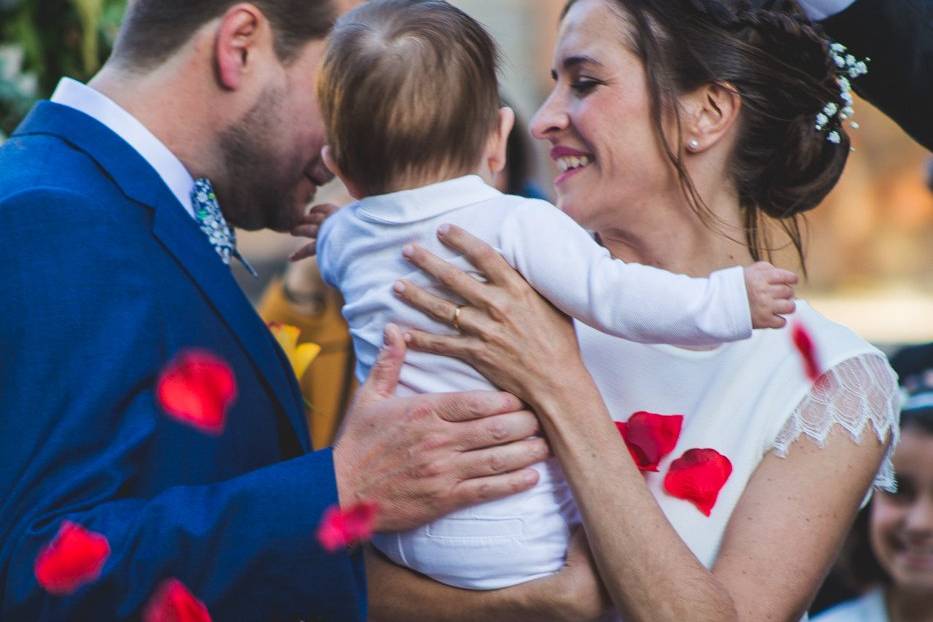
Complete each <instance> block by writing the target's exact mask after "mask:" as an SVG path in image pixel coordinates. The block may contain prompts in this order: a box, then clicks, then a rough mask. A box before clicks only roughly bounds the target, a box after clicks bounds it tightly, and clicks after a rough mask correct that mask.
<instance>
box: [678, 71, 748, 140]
mask: <svg viewBox="0 0 933 622" xmlns="http://www.w3.org/2000/svg"><path fill="white" fill-rule="evenodd" d="M681 107H682V109H683V111H684V116H683V119H682V122H683V123H682V127H683V134H684V136H683V140H684V147H685V149H686V151H687V152H688V153H700V152H702V151H705V150H707V149H709V148H710V147H712V146H713V145H715V144H717V143H718V142H719V141H720V140H722V138H723V137H724V136H726V135H727V134H728V133H729V131H730V130H731V129H732V127H733V126H734V125H735V123H736V121H737V120H738V118H739V111H740V110H741V108H742V97H741V96H740V95H739V92H738V91H737V90H736V88H735V87H734V86H732V85H731V84H727V83H721V82H714V83H711V84H705V85H703V86H701V87H700V88H698V89H697V90H696V91H694V92H693V93H690V94H689V95H686V96H684V97H682V98H681Z"/></svg>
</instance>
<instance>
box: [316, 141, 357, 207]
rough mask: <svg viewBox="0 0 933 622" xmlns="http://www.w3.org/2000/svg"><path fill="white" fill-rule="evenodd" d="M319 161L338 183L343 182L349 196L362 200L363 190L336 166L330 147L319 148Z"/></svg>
mask: <svg viewBox="0 0 933 622" xmlns="http://www.w3.org/2000/svg"><path fill="white" fill-rule="evenodd" d="M321 159H322V160H324V166H326V167H327V170H329V171H330V172H331V173H333V174H334V175H336V176H337V177H339V178H340V181H342V182H343V185H344V186H346V188H347V192H349V193H350V196H351V197H353V198H354V199H362V198H363V196H364V193H363V190H362V188H361V187H360V186H358V185H357V184H356V183H355V182H354V181H353V180H352V179H350V178H349V177H347V176H346V175H345V174H344V173H343V171H342V170H340V167H339V166H337V162H336V160H334V152H333V151H332V150H331V148H330V145H324V146H323V147H322V148H321Z"/></svg>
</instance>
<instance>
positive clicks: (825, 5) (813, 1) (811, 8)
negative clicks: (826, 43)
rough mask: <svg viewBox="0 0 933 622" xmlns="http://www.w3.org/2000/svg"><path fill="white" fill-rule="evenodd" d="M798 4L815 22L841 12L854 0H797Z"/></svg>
mask: <svg viewBox="0 0 933 622" xmlns="http://www.w3.org/2000/svg"><path fill="white" fill-rule="evenodd" d="M799 1H800V6H801V8H803V10H804V11H805V12H806V14H807V16H808V17H809V18H810V19H812V20H813V21H815V22H818V21H821V20H824V19H826V18H827V17H831V16H833V15H835V14H836V13H842V12H843V11H845V10H846V9H848V8H849V7H850V6H852V4H854V3H855V0H799Z"/></svg>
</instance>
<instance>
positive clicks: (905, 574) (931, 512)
mask: <svg viewBox="0 0 933 622" xmlns="http://www.w3.org/2000/svg"><path fill="white" fill-rule="evenodd" d="M894 470H895V472H896V473H897V479H898V491H897V492H896V493H894V494H888V493H879V494H878V495H876V497H875V499H874V501H873V502H872V509H871V523H870V525H871V526H870V530H871V531H870V533H871V544H872V549H873V550H874V552H875V555H876V556H877V558H878V561H879V562H880V563H881V566H882V568H884V570H885V571H886V572H887V573H888V575H889V576H890V577H891V579H892V580H893V582H894V584H895V585H896V586H897V588H898V589H903V590H907V591H911V592H921V593H926V594H929V595H930V598H931V599H933V434H929V433H927V432H925V431H921V430H919V429H917V428H915V427H910V426H907V427H905V428H904V430H903V431H902V435H901V441H900V443H899V444H898V446H897V450H896V451H895V453H894ZM931 602H933V601H931Z"/></svg>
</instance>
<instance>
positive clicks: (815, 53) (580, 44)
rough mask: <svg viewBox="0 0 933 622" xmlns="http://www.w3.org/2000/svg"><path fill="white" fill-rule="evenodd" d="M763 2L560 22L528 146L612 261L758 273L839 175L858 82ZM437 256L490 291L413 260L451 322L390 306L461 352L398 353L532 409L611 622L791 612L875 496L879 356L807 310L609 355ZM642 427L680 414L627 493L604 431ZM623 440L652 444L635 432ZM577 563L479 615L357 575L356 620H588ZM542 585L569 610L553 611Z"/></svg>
mask: <svg viewBox="0 0 933 622" xmlns="http://www.w3.org/2000/svg"><path fill="white" fill-rule="evenodd" d="M765 4H767V5H769V6H770V8H769V9H749V8H747V3H744V2H739V1H737V0H736V1H732V0H727V1H722V0H638V1H636V0H577V1H574V2H571V3H570V4H569V6H568V9H567V12H566V14H565V15H564V17H563V19H562V22H561V26H560V36H559V41H558V45H557V50H556V52H555V55H554V60H553V75H554V80H555V86H554V90H553V92H552V93H551V95H550V96H549V98H548V100H547V101H546V102H545V103H544V104H543V106H542V108H541V109H540V110H539V111H538V113H537V115H536V117H535V119H534V121H533V123H532V132H533V133H534V134H535V136H536V137H538V138H540V139H544V140H547V141H549V142H550V143H551V146H552V147H553V150H552V152H551V155H552V157H553V158H554V159H555V160H556V162H557V164H558V165H559V167H560V168H561V169H562V171H563V172H562V173H561V174H560V175H559V176H558V178H557V179H556V180H555V186H556V189H557V193H558V198H559V207H560V208H561V209H563V210H564V211H565V212H566V213H568V214H569V215H571V216H572V217H573V218H574V219H575V220H576V221H577V222H579V223H580V224H581V225H583V226H584V227H585V228H587V229H589V230H592V231H594V232H595V233H596V234H597V235H598V238H599V240H600V241H601V242H602V243H603V244H604V245H605V246H606V247H607V248H608V249H609V250H610V251H611V252H612V253H613V254H614V255H615V256H617V257H619V258H621V259H624V260H626V261H630V262H636V263H644V264H650V265H654V266H658V267H662V268H665V269H667V270H671V271H674V272H680V273H685V274H689V275H698V276H699V275H707V274H709V273H711V272H713V271H714V270H717V269H719V268H722V267H725V266H729V265H734V264H737V263H738V264H745V265H748V264H750V263H752V262H753V261H755V260H756V259H758V258H759V257H761V256H767V255H768V252H767V248H768V244H769V242H770V240H771V239H772V238H773V236H772V235H770V234H769V233H768V231H769V228H770V229H773V228H774V225H776V226H777V228H779V229H783V230H784V231H785V232H786V233H787V234H788V235H789V237H790V239H791V240H792V241H793V243H794V244H796V245H797V246H798V249H801V244H800V231H799V226H798V221H797V218H798V216H799V214H800V213H801V212H803V211H805V210H808V209H811V208H813V207H815V206H816V205H817V204H818V203H819V202H820V201H821V200H822V199H823V197H824V196H825V195H826V194H827V193H828V192H829V191H830V189H831V188H832V187H833V185H834V184H835V183H836V181H837V180H838V178H839V175H840V174H841V172H842V169H843V167H844V164H845V162H846V159H847V157H848V153H849V141H848V137H847V135H846V130H845V128H844V127H843V122H844V121H845V117H846V116H848V114H849V113H850V112H851V111H850V110H849V109H848V103H849V99H848V98H849V95H848V91H847V89H846V88H845V86H846V84H847V82H844V81H843V80H841V78H843V77H845V78H846V79H848V78H849V77H850V76H855V75H857V74H858V73H860V72H861V71H862V69H864V66H861V65H859V63H858V61H857V60H856V59H853V58H851V57H847V55H846V54H845V52H844V51H842V50H841V48H838V47H836V48H832V49H831V48H830V46H829V43H828V42H827V41H825V39H823V37H822V36H821V34H820V33H819V32H818V31H817V30H815V28H814V27H813V26H811V25H810V23H809V22H808V21H807V19H806V18H805V17H804V16H803V15H802V14H800V13H799V11H798V9H797V8H796V5H795V4H794V3H792V2H783V1H773V2H768V3H765ZM837 58H838V63H839V64H838V65H837V60H836V59H837ZM439 235H440V236H441V239H442V240H443V241H444V242H445V243H447V244H448V245H450V246H451V247H453V248H455V249H457V250H459V251H461V252H462V253H463V254H464V255H465V256H466V257H467V258H468V259H469V260H470V261H471V262H472V263H473V264H474V265H475V266H476V267H477V269H478V270H479V271H480V272H481V273H483V274H484V275H485V276H486V278H487V282H485V283H481V282H479V281H477V280H476V279H474V278H472V277H470V276H468V275H466V274H465V273H462V272H459V271H458V270H456V269H455V268H453V267H452V266H450V265H448V264H446V263H444V262H443V261H441V260H439V259H438V258H436V257H434V256H432V255H430V254H429V253H427V252H425V251H424V250H423V249H420V248H415V249H414V250H413V252H412V253H410V260H411V261H412V262H414V263H415V264H416V265H418V266H419V267H420V268H422V269H423V270H424V271H426V272H428V273H430V274H432V275H433V276H434V277H436V278H437V279H438V280H439V281H440V282H441V283H443V284H444V285H445V286H447V287H448V288H449V289H450V290H452V291H454V292H455V293H456V294H457V295H459V296H460V297H461V298H462V299H463V300H465V301H467V304H466V305H464V306H461V307H457V306H455V304H454V303H452V302H449V301H448V300H446V299H444V298H439V297H437V296H436V295H434V294H432V293H429V292H426V291H424V290H421V289H419V288H418V287H415V286H414V285H412V284H410V283H408V284H406V285H407V286H406V287H405V288H403V289H404V293H402V294H400V295H401V296H402V297H403V298H404V299H406V300H407V301H408V302H410V303H411V304H412V305H414V306H416V307H418V308H420V309H422V310H423V311H424V312H426V313H428V314H430V315H432V316H433V317H435V318H436V319H439V320H442V321H455V323H456V325H457V326H458V328H460V329H461V332H462V335H461V336H453V337H450V336H436V335H430V334H425V333H421V332H417V331H409V332H408V333H407V334H406V341H407V342H408V344H409V346H410V347H413V348H418V349H422V350H426V351H429V352H434V353H437V354H442V355H448V356H454V357H458V358H461V359H463V360H465V361H467V362H468V363H470V364H472V365H473V366H474V367H476V368H477V369H478V370H479V371H481V372H482V373H483V374H484V375H485V376H486V377H487V378H489V379H490V380H492V381H493V383H494V384H496V385H498V386H500V387H501V388H503V389H504V390H507V391H510V392H512V393H514V394H515V395H518V396H519V397H521V398H522V399H523V400H525V402H526V403H527V404H529V406H530V407H531V408H532V409H533V410H534V411H535V412H536V413H537V415H538V417H539V419H540V420H541V424H542V428H543V430H544V432H545V434H546V435H547V438H548V440H549V442H550V444H551V447H552V449H553V451H554V453H555V455H556V456H557V458H558V459H559V460H560V463H561V465H562V466H563V469H564V473H565V475H566V477H567V480H568V481H569V482H570V485H571V488H572V490H573V492H574V496H575V498H576V501H577V504H578V506H579V509H580V513H581V517H582V520H583V524H584V527H585V535H586V540H587V541H588V544H589V550H590V552H591V555H592V559H593V560H594V561H595V568H596V569H597V570H598V575H599V579H600V580H601V582H602V585H603V586H604V588H605V593H606V594H608V597H609V599H610V600H611V606H612V607H613V608H614V609H615V610H616V611H618V612H619V613H620V614H621V615H622V617H624V618H625V619H626V620H651V621H665V620H672V621H677V622H680V621H683V620H690V621H703V620H716V621H717V622H719V621H723V620H753V621H758V620H797V619H800V618H801V617H802V616H804V615H805V612H806V610H807V606H808V604H809V603H810V601H811V599H812V598H813V595H814V593H815V591H816V589H817V588H818V587H819V585H820V583H821V581H822V578H823V577H824V575H825V573H826V572H827V570H828V568H829V567H830V565H831V564H832V562H833V559H834V558H835V556H836V554H837V552H838V549H839V547H840V544H841V542H842V540H843V538H844V536H845V534H846V532H847V530H848V528H849V526H850V525H851V523H852V520H853V517H854V516H855V514H856V512H857V510H858V508H859V506H860V504H861V503H862V502H863V500H864V498H865V496H866V493H867V492H868V491H869V489H870V487H871V486H872V484H873V483H874V484H875V485H876V486H880V487H890V485H891V484H892V482H893V476H892V472H891V470H890V464H889V461H888V459H887V457H886V456H887V452H888V450H889V449H890V448H891V447H892V445H893V442H894V439H893V437H894V436H895V434H896V431H897V424H896V422H897V407H896V403H897V397H896V395H897V388H896V380H895V377H894V374H893V372H891V370H890V368H889V366H888V365H887V362H886V359H885V358H884V356H883V355H882V354H881V353H880V352H878V351H877V350H876V349H874V348H873V347H871V346H870V345H868V344H867V343H865V342H864V341H863V340H862V339H860V338H859V337H857V336H856V335H855V334H853V333H852V332H851V331H849V330H848V329H846V328H844V327H842V326H839V325H837V324H834V323H832V322H830V321H829V320H827V319H826V318H824V317H822V316H821V315H820V314H818V313H817V312H816V311H814V310H813V309H811V308H810V307H809V306H808V305H807V304H806V303H805V302H803V301H800V302H799V303H798V307H797V312H796V313H795V315H794V317H793V319H792V323H793V324H794V325H796V326H799V327H801V328H800V330H799V331H798V332H796V334H792V329H791V326H790V325H788V326H787V327H785V329H781V330H769V331H756V332H755V334H754V335H753V337H752V338H751V339H749V340H747V341H743V342H738V343H732V344H724V345H721V346H718V347H715V348H712V349H707V350H686V349H681V348H676V347H670V346H649V345H641V344H635V343H630V342H626V341H622V340H620V339H617V338H614V337H610V336H607V335H605V334H602V333H598V332H596V331H593V330H591V329H589V328H587V327H586V326H584V325H580V324H578V325H576V326H575V327H574V326H573V325H571V323H570V322H569V321H568V320H566V318H563V317H561V316H560V315H559V314H558V313H556V312H555V311H554V310H553V308H552V307H550V305H548V304H547V303H546V302H544V301H543V300H542V299H541V298H540V297H539V296H538V295H537V294H536V293H535V292H534V291H533V290H532V289H531V288H530V287H529V286H528V285H527V284H526V283H525V282H524V281H523V280H522V279H521V278H520V277H519V276H518V275H517V274H516V273H515V272H514V271H513V270H512V269H511V268H509V267H508V266H507V265H506V264H505V263H504V261H502V260H501V258H500V257H498V255H497V254H496V253H495V252H494V250H493V249H491V248H490V247H488V246H485V245H484V244H482V243H481V242H479V241H478V240H476V239H475V238H473V237H472V236H470V235H469V234H468V233H466V232H464V231H462V230H460V229H457V228H455V227H451V228H449V229H447V230H445V231H442V232H439ZM554 252H560V249H559V248H555V249H554ZM801 254H802V253H801ZM804 331H805V332H804ZM795 337H796V344H797V346H798V347H795ZM578 340H579V341H578ZM801 348H802V349H803V350H805V351H807V352H810V353H814V354H815V356H808V357H804V358H802V357H801V355H800V352H799V350H800V349H801ZM584 364H585V366H584ZM808 373H809V374H810V376H808ZM817 376H819V380H818V381H817V382H813V381H812V380H811V378H815V377H817ZM639 411H649V412H651V413H657V414H661V415H668V416H672V415H682V416H683V420H682V428H681V429H680V432H679V435H678V434H673V433H672V435H670V436H669V437H668V440H672V442H673V444H674V446H673V449H671V448H670V447H664V449H663V451H654V454H655V456H654V457H655V459H656V464H652V465H649V466H648V469H645V470H643V471H640V470H639V469H638V468H637V467H636V465H635V463H634V462H633V460H632V457H631V455H630V453H629V451H627V450H626V446H625V444H623V442H622V441H621V440H620V437H619V432H618V431H617V428H616V426H615V425H613V420H615V421H616V422H626V421H628V426H629V431H630V432H631V429H632V427H633V425H634V422H635V419H632V420H631V421H629V419H630V417H631V416H632V415H633V413H636V412H639ZM663 420H664V421H668V422H669V421H673V419H663ZM641 423H644V422H643V421H642V422H641ZM674 427H676V426H674ZM655 431H656V430H655ZM641 432H642V436H643V437H644V436H645V435H647V437H649V441H647V442H648V444H650V443H651V442H655V447H654V449H655V450H657V449H658V447H660V446H661V445H664V443H663V442H660V443H658V442H656V441H658V437H652V434H653V432H652V428H651V426H647V427H642V428H641ZM652 438H653V441H652V440H651V439H652ZM629 440H630V441H633V445H634V446H635V447H634V449H633V450H632V451H633V452H634V453H637V451H638V450H644V449H646V447H645V446H642V447H640V448H639V447H638V444H639V442H638V441H637V440H635V439H632V438H631V437H630V439H629ZM642 440H644V439H642ZM648 449H651V448H650V447H649V448H648ZM689 450H701V451H694V452H690V451H689ZM688 452H689V453H688ZM648 453H651V451H649V452H648ZM642 466H645V465H644V464H643V465H642ZM491 467H492V468H495V465H491ZM652 468H654V469H656V471H654V470H651V469H652ZM584 553H585V552H581V550H580V549H574V548H572V549H571V551H570V552H569V553H568V568H567V569H566V571H565V572H566V573H576V574H574V575H573V576H574V579H573V580H571V581H569V582H568V581H566V580H565V581H564V582H563V583H556V581H559V580H560V579H561V578H562V577H560V574H561V573H558V575H557V576H556V577H555V578H553V581H554V582H552V583H549V581H551V580H552V578H545V579H541V580H540V581H536V582H531V583H529V584H525V585H523V586H519V587H516V588H511V589H507V590H500V591H494V592H481V593H464V592H461V591H458V590H454V589H451V588H446V587H445V586H440V585H438V584H435V583H433V582H431V581H429V580H426V579H424V578H422V577H417V576H415V575H412V574H411V573H409V572H407V571H404V570H401V569H397V568H395V567H393V566H391V564H388V563H386V562H385V561H384V560H380V559H378V558H374V559H373V560H372V563H371V564H370V565H369V568H368V570H369V574H370V580H371V586H370V597H371V606H372V612H373V615H374V616H375V617H376V618H378V619H380V620H381V619H387V620H388V619H398V620H407V619H424V620H476V619H483V620H495V619H500V620H529V619H534V620H544V619H567V620H584V619H597V618H598V617H599V616H600V615H601V613H602V607H603V606H604V602H603V601H601V600H600V590H598V589H597V588H596V587H594V584H593V583H592V582H591V581H590V579H589V574H588V573H587V571H586V569H587V567H588V566H587V563H586V560H587V556H586V555H585V554H584ZM563 578H564V579H566V577H563ZM558 585H560V586H561V587H562V589H564V590H565V592H566V593H567V594H569V598H566V597H565V598H564V599H563V600H561V599H560V595H556V596H555V594H554V592H555V591H556V589H557V587H556V586H558ZM568 585H569V586H570V587H568ZM549 599H550V600H549Z"/></svg>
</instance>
